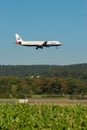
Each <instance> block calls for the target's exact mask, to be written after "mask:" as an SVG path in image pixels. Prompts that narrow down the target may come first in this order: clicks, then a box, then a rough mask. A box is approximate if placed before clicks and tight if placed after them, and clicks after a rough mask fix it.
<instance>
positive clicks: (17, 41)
mask: <svg viewBox="0 0 87 130" xmlns="http://www.w3.org/2000/svg"><path fill="white" fill-rule="evenodd" d="M15 37H16V44H22V41H23V40H22V39H21V37H20V36H19V35H18V34H15Z"/></svg>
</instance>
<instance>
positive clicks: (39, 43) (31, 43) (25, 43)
mask: <svg viewBox="0 0 87 130" xmlns="http://www.w3.org/2000/svg"><path fill="white" fill-rule="evenodd" d="M44 42H45V41H22V42H21V45H23V46H42V45H43V44H44ZM60 45H61V43H60V42H58V41H47V43H46V45H44V46H60Z"/></svg>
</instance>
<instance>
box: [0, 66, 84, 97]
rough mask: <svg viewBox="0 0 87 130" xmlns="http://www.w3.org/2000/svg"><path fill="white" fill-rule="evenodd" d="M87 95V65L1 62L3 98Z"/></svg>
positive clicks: (1, 93)
mask: <svg viewBox="0 0 87 130" xmlns="http://www.w3.org/2000/svg"><path fill="white" fill-rule="evenodd" d="M35 94H39V95H43V94H54V95H78V94H87V64H76V65H64V66H58V65H0V98H28V97H31V96H32V95H35Z"/></svg>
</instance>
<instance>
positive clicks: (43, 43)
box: [15, 34, 62, 49]
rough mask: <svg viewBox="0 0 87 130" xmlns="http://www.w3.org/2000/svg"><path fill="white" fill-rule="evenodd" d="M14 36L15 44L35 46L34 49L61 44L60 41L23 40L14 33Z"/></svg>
mask: <svg viewBox="0 0 87 130" xmlns="http://www.w3.org/2000/svg"><path fill="white" fill-rule="evenodd" d="M15 37H16V42H15V43H16V44H19V45H22V46H35V47H36V49H38V48H41V49H43V47H50V46H56V47H57V46H61V45H62V43H60V42H59V41H23V40H22V38H21V37H20V36H19V35H18V34H15Z"/></svg>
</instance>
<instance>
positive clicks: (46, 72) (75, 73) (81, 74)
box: [0, 63, 87, 80]
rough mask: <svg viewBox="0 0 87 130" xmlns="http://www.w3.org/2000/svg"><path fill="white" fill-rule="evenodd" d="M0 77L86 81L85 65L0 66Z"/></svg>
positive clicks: (86, 67) (86, 70) (86, 68)
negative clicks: (56, 78)
mask: <svg viewBox="0 0 87 130" xmlns="http://www.w3.org/2000/svg"><path fill="white" fill-rule="evenodd" d="M0 76H18V77H25V76H45V77H59V78H60V77H61V78H67V77H72V78H73V77H74V78H77V79H81V80H87V64H86V63H85V64H75V65H61V66H59V65H0Z"/></svg>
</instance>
